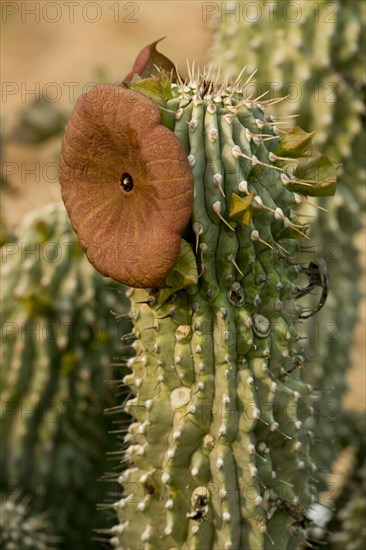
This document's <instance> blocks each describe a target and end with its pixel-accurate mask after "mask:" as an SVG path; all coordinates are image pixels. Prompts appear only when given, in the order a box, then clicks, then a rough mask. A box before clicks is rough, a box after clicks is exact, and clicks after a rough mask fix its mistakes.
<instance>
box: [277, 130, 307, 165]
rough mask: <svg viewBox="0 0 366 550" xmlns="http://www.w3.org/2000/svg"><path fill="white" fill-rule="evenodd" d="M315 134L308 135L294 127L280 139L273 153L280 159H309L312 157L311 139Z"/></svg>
mask: <svg viewBox="0 0 366 550" xmlns="http://www.w3.org/2000/svg"><path fill="white" fill-rule="evenodd" d="M314 134H315V132H311V134H308V133H307V132H304V130H302V129H301V128H299V127H298V126H296V127H295V128H291V130H289V131H288V132H286V134H284V136H283V137H282V139H281V141H280V143H279V144H278V147H277V148H276V150H275V151H274V152H275V154H276V155H278V156H280V157H290V158H298V157H310V156H311V155H312V139H313V136H314Z"/></svg>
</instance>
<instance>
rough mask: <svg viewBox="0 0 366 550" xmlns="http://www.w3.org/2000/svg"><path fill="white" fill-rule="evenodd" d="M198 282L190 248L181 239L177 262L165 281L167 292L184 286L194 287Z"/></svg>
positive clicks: (194, 259)
mask: <svg viewBox="0 0 366 550" xmlns="http://www.w3.org/2000/svg"><path fill="white" fill-rule="evenodd" d="M197 281H198V271H197V263H196V258H195V256H194V254H193V250H192V248H191V246H190V245H189V244H188V243H187V241H185V240H184V239H182V241H181V245H180V253H179V257H178V260H177V261H176V264H175V266H174V267H173V269H172V271H171V272H170V273H169V275H168V277H167V278H166V280H165V283H166V285H167V286H169V287H171V288H170V289H169V290H172V289H173V291H174V290H179V289H180V288H184V287H186V286H190V285H195V284H196V283H197Z"/></svg>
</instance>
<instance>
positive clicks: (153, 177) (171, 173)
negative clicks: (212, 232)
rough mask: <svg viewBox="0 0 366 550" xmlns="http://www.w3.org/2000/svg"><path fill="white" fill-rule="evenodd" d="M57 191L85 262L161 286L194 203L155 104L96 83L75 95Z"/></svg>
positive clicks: (124, 278) (179, 150)
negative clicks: (75, 100) (84, 255)
mask: <svg viewBox="0 0 366 550" xmlns="http://www.w3.org/2000/svg"><path fill="white" fill-rule="evenodd" d="M60 168H61V169H60V182H61V187H62V198H63V200H64V202H65V205H66V209H67V211H68V214H69V216H70V219H71V223H72V226H73V228H74V230H75V231H76V233H77V235H78V238H79V240H80V243H81V245H82V247H83V249H84V250H85V252H86V255H87V257H88V259H89V261H90V262H91V263H92V264H93V265H94V267H95V268H96V269H97V270H98V271H99V272H100V273H102V274H103V275H106V276H109V277H112V278H113V279H116V280H117V281H120V282H122V283H125V284H127V285H129V286H133V287H141V288H148V287H163V286H164V281H165V278H166V277H167V275H168V274H169V272H170V271H171V269H172V267H173V266H174V264H175V262H176V260H177V258H178V255H179V251H180V243H181V235H182V232H183V230H184V228H185V227H186V225H187V223H188V222H189V219H190V216H191V212H192V207H193V176H192V172H191V169H190V167H189V164H188V161H187V157H186V153H185V151H184V149H183V147H182V145H181V143H180V142H179V140H178V138H177V137H176V136H175V135H174V133H173V132H172V131H171V130H169V129H168V128H166V127H165V126H163V125H162V124H161V122H160V112H159V109H158V107H157V106H156V105H155V103H154V102H153V101H152V100H150V99H149V98H147V97H145V96H144V95H142V94H140V93H138V92H134V91H131V90H127V89H125V88H123V87H122V86H111V85H99V86H96V87H94V88H93V89H92V90H91V91H89V92H88V93H87V94H83V95H82V96H81V97H80V98H79V99H78V101H77V102H76V105H75V108H74V111H73V113H72V116H71V120H70V122H69V123H68V125H67V127H66V130H65V135H64V139H63V142H62V151H61V166H60Z"/></svg>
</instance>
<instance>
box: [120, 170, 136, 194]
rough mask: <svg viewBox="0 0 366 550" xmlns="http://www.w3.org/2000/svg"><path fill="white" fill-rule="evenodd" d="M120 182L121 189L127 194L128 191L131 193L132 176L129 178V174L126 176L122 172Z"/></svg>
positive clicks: (125, 173)
mask: <svg viewBox="0 0 366 550" xmlns="http://www.w3.org/2000/svg"><path fill="white" fill-rule="evenodd" d="M120 181H121V187H122V189H123V191H126V192H127V193H128V192H129V191H132V189H133V179H132V176H130V174H128V173H127V172H123V174H122V176H121V180H120Z"/></svg>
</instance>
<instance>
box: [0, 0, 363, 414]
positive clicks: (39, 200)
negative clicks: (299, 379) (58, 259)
mask: <svg viewBox="0 0 366 550" xmlns="http://www.w3.org/2000/svg"><path fill="white" fill-rule="evenodd" d="M72 5H73V7H72ZM1 9H2V29H1V31H2V33H1V35H2V38H1V52H2V53H1V77H2V81H3V83H2V113H1V118H2V132H3V133H7V132H9V131H10V130H11V128H12V127H13V125H14V123H15V121H16V120H17V117H18V115H19V113H20V112H21V110H22V109H23V108H24V106H25V104H26V103H31V102H32V101H33V100H34V99H35V98H36V94H37V92H39V91H40V92H42V91H43V92H44V93H46V95H47V96H48V97H49V98H51V99H52V100H54V101H55V103H57V104H58V105H60V106H61V105H62V106H63V107H66V108H71V106H72V103H73V102H74V99H75V98H76V97H77V96H78V95H80V93H81V92H82V91H83V87H84V85H85V83H90V82H93V81H94V80H95V78H96V74H97V73H98V71H103V72H104V74H105V75H107V81H109V82H118V81H120V80H121V78H122V77H124V76H125V75H126V74H127V73H128V72H129V70H130V68H131V66H132V64H133V61H134V59H135V57H136V54H137V52H138V51H139V50H140V49H141V48H142V47H144V46H145V45H146V44H148V43H150V42H152V41H154V40H156V39H158V38H160V37H163V36H166V37H167V38H166V39H165V40H164V42H163V43H162V44H161V45H160V47H159V49H160V50H161V51H162V52H163V53H165V54H166V55H168V56H169V57H170V58H171V59H172V60H173V61H174V62H176V63H177V64H178V67H179V68H180V71H181V72H182V73H184V72H185V66H186V60H187V59H190V60H192V59H195V60H196V62H197V63H198V64H199V65H200V66H201V67H202V66H203V65H204V64H205V63H207V59H208V53H207V50H208V47H209V44H210V25H209V22H210V17H207V22H205V21H204V19H205V18H204V13H203V12H202V10H203V4H202V3H201V2H197V1H194V0H185V1H181V0H175V1H168V0H165V1H149V0H145V1H132V2H130V1H126V2H125V1H115V0H104V1H99V2H88V1H86V0H82V1H79V2H63V1H58V2H49V1H47V0H42V1H40V2H33V1H31V0H27V1H20V0H17V1H12V0H9V1H7V0H3V1H2V4H1ZM58 148H59V141H58V140H54V141H53V142H51V143H48V144H47V145H46V146H43V147H37V148H34V149H32V148H31V147H25V146H20V145H16V144H14V143H9V144H8V145H7V146H6V148H5V154H4V159H3V162H5V163H6V170H7V172H8V174H9V179H10V180H11V183H12V187H13V191H12V192H4V193H3V198H2V199H3V200H2V215H3V217H4V218H5V219H6V221H7V222H8V223H9V224H16V223H17V222H19V221H21V220H22V219H23V217H24V215H25V214H26V213H27V212H29V211H30V210H32V209H33V208H35V207H37V206H40V205H43V204H45V203H47V202H50V201H54V200H58V199H59V198H60V191H59V185H58V182H57V173H56V164H57V157H58ZM358 241H359V245H360V248H361V249H362V250H363V251H364V250H365V236H364V234H363V235H360V236H359V239H358ZM363 260H364V265H365V256H363ZM363 288H365V284H363ZM365 322H366V314H365V301H363V302H362V304H360V322H359V324H358V326H357V330H356V344H355V346H354V349H353V353H352V361H353V369H352V370H351V371H350V374H349V384H350V391H349V393H348V395H347V397H346V403H347V405H348V406H350V407H352V408H358V409H361V408H364V407H365V386H366V383H365Z"/></svg>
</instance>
